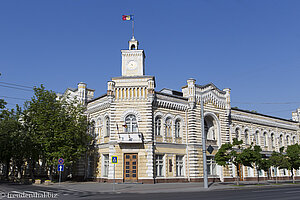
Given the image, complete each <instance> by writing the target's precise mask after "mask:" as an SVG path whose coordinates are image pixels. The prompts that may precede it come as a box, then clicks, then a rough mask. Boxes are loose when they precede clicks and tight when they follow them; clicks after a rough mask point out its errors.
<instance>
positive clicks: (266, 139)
mask: <svg viewBox="0 0 300 200" xmlns="http://www.w3.org/2000/svg"><path fill="white" fill-rule="evenodd" d="M263 137H264V146H265V147H266V146H268V135H267V133H266V132H264V134H263Z"/></svg>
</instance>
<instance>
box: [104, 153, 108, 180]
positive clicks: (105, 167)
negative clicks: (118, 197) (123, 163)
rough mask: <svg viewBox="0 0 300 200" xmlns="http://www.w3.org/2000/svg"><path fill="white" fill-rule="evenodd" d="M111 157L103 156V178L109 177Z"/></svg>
mask: <svg viewBox="0 0 300 200" xmlns="http://www.w3.org/2000/svg"><path fill="white" fill-rule="evenodd" d="M108 168H109V155H108V154H103V176H104V177H108Z"/></svg>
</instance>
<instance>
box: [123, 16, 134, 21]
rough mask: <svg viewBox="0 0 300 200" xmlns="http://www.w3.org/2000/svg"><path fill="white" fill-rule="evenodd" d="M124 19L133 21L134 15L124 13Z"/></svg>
mask: <svg viewBox="0 0 300 200" xmlns="http://www.w3.org/2000/svg"><path fill="white" fill-rule="evenodd" d="M122 19H123V21H133V15H122Z"/></svg>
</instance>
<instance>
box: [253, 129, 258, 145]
mask: <svg viewBox="0 0 300 200" xmlns="http://www.w3.org/2000/svg"><path fill="white" fill-rule="evenodd" d="M258 135H259V131H256V132H255V133H254V144H255V145H259V142H258Z"/></svg>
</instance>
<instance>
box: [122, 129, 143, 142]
mask: <svg viewBox="0 0 300 200" xmlns="http://www.w3.org/2000/svg"><path fill="white" fill-rule="evenodd" d="M118 135H119V139H118V143H127V144H134V143H143V134H142V133H138V132H132V133H119V134H118Z"/></svg>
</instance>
